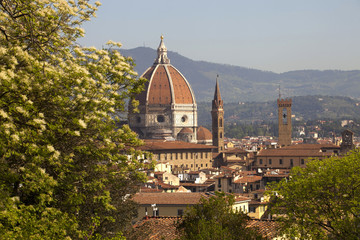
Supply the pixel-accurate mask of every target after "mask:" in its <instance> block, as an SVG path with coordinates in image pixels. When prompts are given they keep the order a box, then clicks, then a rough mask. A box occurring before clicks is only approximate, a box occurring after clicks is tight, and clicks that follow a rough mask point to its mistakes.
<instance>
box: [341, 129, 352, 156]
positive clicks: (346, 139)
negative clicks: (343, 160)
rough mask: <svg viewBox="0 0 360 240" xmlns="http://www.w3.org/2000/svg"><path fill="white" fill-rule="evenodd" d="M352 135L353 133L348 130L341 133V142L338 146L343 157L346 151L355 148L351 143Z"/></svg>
mask: <svg viewBox="0 0 360 240" xmlns="http://www.w3.org/2000/svg"><path fill="white" fill-rule="evenodd" d="M353 135H354V133H353V132H352V131H350V130H345V131H343V132H342V133H341V136H342V142H341V145H340V152H341V154H343V155H345V154H346V153H347V152H348V151H351V150H353V149H354V147H355V146H354V143H353Z"/></svg>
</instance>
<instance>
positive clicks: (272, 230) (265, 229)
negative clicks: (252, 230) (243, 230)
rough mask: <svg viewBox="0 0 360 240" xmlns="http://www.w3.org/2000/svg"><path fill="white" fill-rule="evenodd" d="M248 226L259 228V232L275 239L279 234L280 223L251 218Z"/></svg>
mask: <svg viewBox="0 0 360 240" xmlns="http://www.w3.org/2000/svg"><path fill="white" fill-rule="evenodd" d="M248 227H256V228H258V231H259V233H260V234H261V235H262V236H263V237H265V238H267V239H273V238H275V237H276V236H278V228H279V224H278V223H277V222H275V221H273V220H257V219H251V220H249V222H248Z"/></svg>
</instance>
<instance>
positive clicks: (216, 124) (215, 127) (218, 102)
mask: <svg viewBox="0 0 360 240" xmlns="http://www.w3.org/2000/svg"><path fill="white" fill-rule="evenodd" d="M218 77H219V75H218V76H217V78H216V86H215V94H214V99H213V100H212V110H211V117H212V136H213V145H214V146H216V147H217V152H222V151H224V103H223V100H222V99H221V94H220V89H219V83H218Z"/></svg>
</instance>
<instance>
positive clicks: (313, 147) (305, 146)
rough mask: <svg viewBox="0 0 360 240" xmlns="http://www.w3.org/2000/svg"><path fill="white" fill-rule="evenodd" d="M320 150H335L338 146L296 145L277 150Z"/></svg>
mask: <svg viewBox="0 0 360 240" xmlns="http://www.w3.org/2000/svg"><path fill="white" fill-rule="evenodd" d="M322 148H335V149H340V147H339V146H338V145H335V144H309V143H306V144H296V145H290V146H286V147H282V148H278V149H302V150H305V149H309V150H311V149H319V150H320V149H322Z"/></svg>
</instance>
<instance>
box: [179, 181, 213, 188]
mask: <svg viewBox="0 0 360 240" xmlns="http://www.w3.org/2000/svg"><path fill="white" fill-rule="evenodd" d="M213 184H214V182H205V183H191V182H184V183H180V185H181V186H184V187H210V186H211V185H213Z"/></svg>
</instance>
